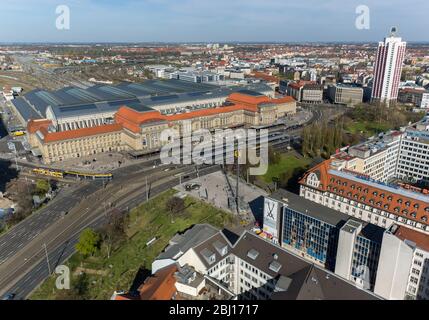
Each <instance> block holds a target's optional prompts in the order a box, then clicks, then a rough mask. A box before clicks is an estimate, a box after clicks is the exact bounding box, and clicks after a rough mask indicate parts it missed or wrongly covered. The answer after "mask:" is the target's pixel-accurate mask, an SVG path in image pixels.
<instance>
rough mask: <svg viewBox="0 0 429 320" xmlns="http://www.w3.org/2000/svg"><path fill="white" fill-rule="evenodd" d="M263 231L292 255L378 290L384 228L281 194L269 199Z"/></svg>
mask: <svg viewBox="0 0 429 320" xmlns="http://www.w3.org/2000/svg"><path fill="white" fill-rule="evenodd" d="M274 220H275V221H276V222H277V223H276V225H277V230H273V226H274V224H273V223H272V221H274ZM267 223H268V228H267V226H266V224H267ZM263 230H264V234H263V236H264V237H266V238H268V239H270V240H271V241H273V242H274V243H276V244H279V245H281V246H282V247H283V248H285V249H287V250H288V251H291V252H293V253H295V254H298V255H300V256H301V257H303V258H305V259H306V260H309V261H311V262H312V263H315V264H318V265H320V266H322V267H325V268H327V269H328V270H331V271H333V272H334V271H335V273H336V274H338V275H340V276H342V277H343V278H345V279H347V280H349V281H353V282H355V283H356V284H358V285H359V286H361V287H364V288H366V289H370V288H373V287H374V284H375V278H376V272H377V266H378V258H379V254H380V248H381V240H382V237H383V233H384V229H383V228H381V227H378V226H375V225H373V224H370V223H366V222H364V221H362V220H359V219H356V218H351V217H350V216H348V215H346V214H343V213H341V212H338V211H335V210H333V209H330V208H327V207H324V206H323V205H320V204H317V203H314V202H311V201H310V200H307V199H303V198H302V197H299V196H298V195H295V194H293V193H290V192H288V191H286V190H278V191H276V192H275V193H273V194H272V195H271V196H270V197H266V198H265V205H264V221H263Z"/></svg>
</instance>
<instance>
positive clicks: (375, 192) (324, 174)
mask: <svg viewBox="0 0 429 320" xmlns="http://www.w3.org/2000/svg"><path fill="white" fill-rule="evenodd" d="M331 162H332V159H330V160H327V161H324V162H322V163H321V164H319V165H317V166H315V167H314V168H312V169H310V170H309V171H307V173H306V174H305V175H304V177H303V178H302V179H301V180H300V182H299V183H300V184H301V185H305V186H307V187H310V188H314V187H312V186H309V185H307V182H306V180H307V177H308V176H309V174H311V173H315V174H316V175H317V176H318V178H319V180H320V185H319V188H318V189H319V190H320V191H323V192H330V193H334V194H336V195H339V196H341V197H345V198H347V199H349V200H353V201H356V202H360V203H364V204H366V205H368V206H371V207H374V208H378V209H380V210H383V211H386V212H389V213H391V214H394V215H396V216H400V217H404V218H405V217H406V218H408V219H411V220H413V221H416V222H419V223H421V224H424V225H428V221H427V219H428V218H429V203H428V202H426V201H421V200H416V199H413V198H410V197H407V196H405V195H403V194H402V193H401V191H400V190H398V192H396V193H393V192H389V191H386V190H383V189H382V188H381V187H380V188H376V187H373V186H370V185H368V184H366V183H365V181H364V180H362V182H356V181H353V180H349V179H346V178H343V177H339V176H336V175H333V174H330V173H329V169H330V164H331ZM412 214H415V217H413V216H412ZM424 217H426V221H424Z"/></svg>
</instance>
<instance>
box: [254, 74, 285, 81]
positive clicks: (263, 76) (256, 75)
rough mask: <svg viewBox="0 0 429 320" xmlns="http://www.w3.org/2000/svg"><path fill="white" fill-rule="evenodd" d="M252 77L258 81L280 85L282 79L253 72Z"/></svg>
mask: <svg viewBox="0 0 429 320" xmlns="http://www.w3.org/2000/svg"><path fill="white" fill-rule="evenodd" d="M252 76H253V77H255V78H258V79H262V80H265V81H268V82H275V83H279V81H280V79H279V78H278V77H275V76H272V75H269V74H266V73H264V72H253V73H252Z"/></svg>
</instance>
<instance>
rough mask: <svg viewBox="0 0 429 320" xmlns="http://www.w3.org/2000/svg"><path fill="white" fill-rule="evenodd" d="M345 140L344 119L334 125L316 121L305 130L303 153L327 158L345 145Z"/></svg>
mask: <svg viewBox="0 0 429 320" xmlns="http://www.w3.org/2000/svg"><path fill="white" fill-rule="evenodd" d="M344 140H345V139H344V124H343V122H342V120H336V121H335V124H334V125H332V126H330V125H329V124H328V123H326V122H322V123H319V122H316V123H313V124H312V125H310V126H307V127H305V128H304V130H303V142H302V153H303V155H305V156H309V157H313V158H314V157H324V158H327V157H329V156H330V155H331V154H333V153H334V152H335V151H336V150H337V149H338V148H340V147H342V146H343V142H344Z"/></svg>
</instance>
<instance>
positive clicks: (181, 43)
mask: <svg viewBox="0 0 429 320" xmlns="http://www.w3.org/2000/svg"><path fill="white" fill-rule="evenodd" d="M404 41H405V42H407V44H411V45H429V41H428V40H424V41H423V40H422V41H406V40H404ZM378 42H379V41H290V42H289V41H278V42H274V41H205V42H202V41H195V42H192V41H186V42H176V41H129V42H119V41H108V42H97V41H90V42H79V41H76V42H26V41H22V42H0V46H36V45H63V46H67V45H208V44H219V45H246V44H250V45H252V44H255V45H258V44H259V45H330V44H338V45H343V44H344V45H348V44H350V45H354V44H368V45H377V44H378Z"/></svg>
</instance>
